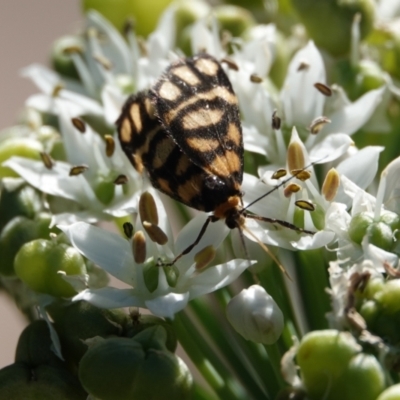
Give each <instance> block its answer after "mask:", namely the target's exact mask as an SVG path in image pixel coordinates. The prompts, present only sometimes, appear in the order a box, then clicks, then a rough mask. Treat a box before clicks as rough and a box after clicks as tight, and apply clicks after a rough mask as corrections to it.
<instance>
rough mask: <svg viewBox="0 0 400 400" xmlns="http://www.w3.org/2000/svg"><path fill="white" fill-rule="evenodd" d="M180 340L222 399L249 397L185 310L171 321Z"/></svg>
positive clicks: (241, 399) (240, 399) (233, 399)
mask: <svg viewBox="0 0 400 400" xmlns="http://www.w3.org/2000/svg"><path fill="white" fill-rule="evenodd" d="M171 324H172V326H173V327H174V329H175V332H176V334H177V336H178V340H179V342H180V343H181V345H182V347H183V348H184V350H185V351H186V353H187V355H188V356H189V358H190V359H191V360H192V361H193V363H194V364H195V365H196V367H197V369H198V370H199V372H200V373H201V374H202V375H203V377H204V379H205V380H206V381H207V383H208V384H209V385H210V387H211V388H212V389H213V390H214V391H215V393H216V394H217V395H218V396H219V397H220V398H221V399H232V400H245V399H247V398H248V396H247V394H246V393H245V392H244V390H243V388H242V387H241V386H240V385H239V384H238V382H237V380H233V379H232V376H231V373H230V371H229V370H228V369H227V368H226V366H225V364H224V363H223V362H222V360H221V359H220V358H219V356H218V355H217V354H216V353H215V351H214V349H212V348H211V347H210V345H209V343H208V342H207V339H206V337H205V335H204V333H202V332H200V331H199V329H198V327H197V326H195V325H194V324H193V322H192V321H191V319H190V318H189V317H188V316H187V314H186V312H185V311H181V312H180V313H178V314H176V315H175V319H174V320H173V321H171Z"/></svg>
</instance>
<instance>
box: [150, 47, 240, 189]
mask: <svg viewBox="0 0 400 400" xmlns="http://www.w3.org/2000/svg"><path fill="white" fill-rule="evenodd" d="M151 97H152V101H153V103H154V105H155V112H156V115H157V116H158V118H159V120H160V122H161V125H162V126H163V128H164V129H165V130H166V131H167V132H168V133H169V135H170V136H171V137H172V138H173V140H174V141H175V142H176V143H177V144H178V146H179V147H180V148H181V150H182V152H183V153H185V154H186V155H187V156H188V158H189V159H190V160H191V161H192V162H193V163H194V164H196V165H197V166H199V167H200V168H201V169H203V170H204V171H205V172H206V173H207V174H209V175H210V176H217V177H219V178H221V179H222V180H223V181H224V182H225V184H227V185H228V186H232V187H235V188H236V189H238V188H239V187H240V184H241V182H242V178H243V136H242V130H241V124H240V117H239V109H238V101H237V97H236V95H235V93H234V91H233V89H232V85H231V83H230V82H229V79H228V77H227V75H226V74H225V72H224V70H223V69H222V67H221V65H220V64H219V62H218V61H217V60H216V59H215V58H213V57H211V56H210V55H207V54H200V55H197V56H195V57H192V58H187V59H184V60H179V61H177V62H175V63H173V64H171V66H170V67H169V68H168V69H167V71H166V73H165V74H164V76H163V77H162V78H161V79H160V80H159V81H158V82H157V83H156V84H155V85H154V87H153V88H152V90H151Z"/></svg>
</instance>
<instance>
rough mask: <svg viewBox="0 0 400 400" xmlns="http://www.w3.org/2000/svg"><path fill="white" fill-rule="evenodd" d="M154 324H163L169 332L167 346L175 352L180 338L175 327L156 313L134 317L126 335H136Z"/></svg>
mask: <svg viewBox="0 0 400 400" xmlns="http://www.w3.org/2000/svg"><path fill="white" fill-rule="evenodd" d="M153 326H162V327H163V328H164V329H165V332H166V333H167V338H166V341H165V346H166V348H167V349H168V350H169V351H170V352H172V353H174V352H175V350H176V347H177V345H178V340H177V338H176V334H175V331H174V329H173V327H172V326H171V325H170V324H169V323H168V322H166V321H165V320H164V319H162V318H159V317H156V316H154V315H147V314H146V315H139V316H138V318H132V319H131V322H130V324H129V328H128V330H127V333H126V336H127V337H134V336H135V335H137V334H138V333H140V332H142V331H143V330H145V329H147V328H150V327H153Z"/></svg>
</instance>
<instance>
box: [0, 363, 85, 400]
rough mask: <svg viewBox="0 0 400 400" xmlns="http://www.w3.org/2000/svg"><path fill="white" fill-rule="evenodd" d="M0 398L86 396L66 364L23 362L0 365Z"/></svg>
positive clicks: (52, 399)
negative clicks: (28, 363) (56, 365)
mask: <svg viewBox="0 0 400 400" xmlns="http://www.w3.org/2000/svg"><path fill="white" fill-rule="evenodd" d="M0 398H1V399H4V400H16V399H21V400H22V399H23V400H38V399H40V400H55V399H57V400H86V398H87V393H85V391H84V390H83V389H82V387H81V385H80V383H79V381H78V379H77V378H76V377H75V376H73V375H72V374H71V373H70V372H68V370H67V369H65V368H57V367H53V366H50V365H39V366H37V367H35V368H32V367H31V366H28V365H25V364H23V363H15V364H11V365H9V366H7V367H5V368H3V369H0Z"/></svg>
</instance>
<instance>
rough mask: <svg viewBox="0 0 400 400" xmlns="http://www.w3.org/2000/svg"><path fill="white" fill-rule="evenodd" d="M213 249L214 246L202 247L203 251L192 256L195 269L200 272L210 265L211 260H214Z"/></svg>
mask: <svg viewBox="0 0 400 400" xmlns="http://www.w3.org/2000/svg"><path fill="white" fill-rule="evenodd" d="M215 254H216V251H215V248H214V246H212V245H210V246H207V247H204V249H203V250H200V251H199V252H198V253H196V255H195V256H194V261H195V262H196V269H197V270H201V269H204V268H205V267H206V266H207V265H209V264H210V262H211V261H212V260H214V258H215Z"/></svg>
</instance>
